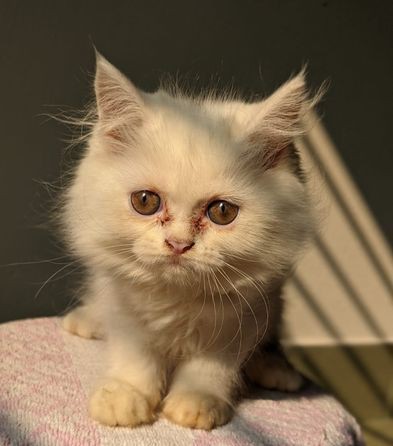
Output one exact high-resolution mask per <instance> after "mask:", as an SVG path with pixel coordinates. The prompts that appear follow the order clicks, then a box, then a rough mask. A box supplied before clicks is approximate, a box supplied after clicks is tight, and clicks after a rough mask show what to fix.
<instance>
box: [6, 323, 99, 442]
mask: <svg viewBox="0 0 393 446" xmlns="http://www.w3.org/2000/svg"><path fill="white" fill-rule="evenodd" d="M57 325H58V321H56V320H54V319H39V320H37V319H34V320H26V321H23V324H21V323H16V322H13V323H7V324H3V325H0V356H1V358H3V359H2V360H1V362H0V388H1V393H0V442H1V444H2V445H7V444H18V445H23V444H37V445H38V444H40V445H41V444H53V445H56V446H63V445H64V446H65V445H71V444H72V445H76V446H77V445H81V446H82V445H83V446H90V445H91V446H93V445H94V446H96V445H97V446H98V445H99V444H100V440H99V436H98V435H97V432H96V427H95V425H94V424H93V423H91V422H90V421H89V419H88V417H87V413H86V395H85V392H84V390H83V389H82V386H81V383H80V381H79V378H78V376H77V374H76V370H75V369H74V368H73V364H72V358H71V356H70V355H69V353H68V352H67V350H66V349H65V348H64V341H63V338H62V336H61V333H60V331H59V330H58V327H57ZM4 358H7V360H4ZM26 371H27V372H26ZM37 420H40V422H39V424H38V423H37Z"/></svg>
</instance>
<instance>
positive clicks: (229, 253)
mask: <svg viewBox="0 0 393 446" xmlns="http://www.w3.org/2000/svg"><path fill="white" fill-rule="evenodd" d="M95 92H96V103H97V108H96V112H95V113H93V114H91V116H92V117H93V119H91V120H90V118H89V123H90V125H91V131H90V132H89V135H88V138H87V141H86V148H85V152H84V156H83V158H82V160H81V162H80V163H79V165H78V167H77V169H76V171H75V173H74V177H73V181H72V184H71V186H70V187H69V189H68V190H67V192H66V196H65V204H64V207H63V211H62V217H61V218H62V228H63V232H64V235H65V239H66V240H67V242H68V246H69V247H70V250H71V251H72V253H73V255H74V256H76V257H77V258H79V259H80V260H81V261H82V262H83V263H84V265H85V266H86V268H87V270H88V277H87V279H86V290H87V291H86V294H85V296H83V297H82V304H83V305H82V307H81V308H79V309H77V310H75V311H78V312H79V313H77V314H76V313H75V314H74V316H77V317H74V318H72V314H71V315H70V317H69V318H68V322H67V323H66V327H67V328H68V329H70V330H71V331H75V332H79V334H81V333H82V332H83V330H84V329H86V330H85V332H87V333H88V335H90V336H95V335H99V334H100V335H101V334H103V335H104V336H105V337H106V338H107V340H108V349H109V365H108V372H107V378H106V379H107V381H106V384H103V387H100V388H99V389H98V390H97V391H96V393H95V394H94V395H93V397H92V402H91V406H90V411H91V413H92V416H93V417H94V418H96V419H98V420H99V421H102V422H103V423H106V424H128V425H134V424H139V423H143V422H147V419H148V416H147V415H146V411H143V410H142V409H141V407H142V406H143V404H144V403H142V402H141V398H142V400H143V401H145V403H146V401H147V402H148V407H150V408H151V409H152V411H154V409H155V408H156V407H157V404H158V403H159V402H160V401H161V400H162V398H163V397H164V396H165V395H167V396H166V398H165V401H164V409H163V410H164V413H165V414H166V415H167V416H168V418H171V419H173V420H174V421H175V422H178V423H180V424H184V425H190V426H192V427H205V428H209V427H212V426H213V425H215V424H222V423H223V422H225V421H227V419H228V417H229V415H228V413H229V412H228V407H230V406H231V404H232V398H233V394H234V392H235V391H236V388H237V387H238V386H239V385H240V376H241V370H242V368H243V367H244V365H245V364H246V362H247V361H248V360H249V359H250V358H251V357H252V356H253V353H254V352H255V351H256V349H257V350H260V349H261V347H263V345H265V344H267V343H269V342H270V341H271V340H272V339H273V338H274V337H275V336H276V334H277V331H278V326H279V323H280V319H281V312H282V302H281V296H280V289H281V286H282V284H283V282H284V281H285V279H286V277H287V276H288V274H289V273H290V272H291V270H292V268H293V266H294V264H295V262H296V259H297V257H298V256H299V254H300V252H301V251H302V249H303V247H304V245H305V244H306V242H307V241H308V240H309V239H310V237H311V236H312V235H313V232H314V219H313V215H312V209H311V205H310V200H309V197H308V193H307V190H306V186H305V184H304V181H302V179H301V178H300V177H299V170H298V169H297V168H294V165H295V164H296V165H297V164H298V160H297V159H294V157H293V147H294V145H293V144H294V140H295V138H296V137H298V136H299V135H301V134H302V133H303V132H304V127H303V125H302V122H303V121H302V118H303V117H304V114H305V113H306V112H307V111H308V110H309V109H310V108H311V107H312V106H313V104H314V100H313V99H312V98H310V97H309V95H308V93H307V90H306V86H305V81H304V72H301V73H300V74H299V75H298V76H296V77H295V78H293V79H292V80H290V81H288V82H287V83H286V84H284V85H283V86H282V87H281V88H280V89H279V90H277V91H276V92H275V93H274V94H273V95H272V96H271V97H269V98H267V99H265V100H264V101H260V102H254V103H244V102H242V101H240V100H237V99H234V98H230V97H221V98H219V97H216V96H214V95H206V96H205V97H201V98H190V97H187V96H185V95H183V94H181V93H180V92H178V91H175V90H172V91H171V92H168V91H164V90H162V89H160V90H159V91H157V92H156V93H154V94H147V93H143V92H141V91H139V90H138V89H137V88H136V87H135V86H134V85H133V84H132V83H131V82H130V81H129V80H128V79H127V78H126V77H125V76H124V75H123V74H121V73H120V72H119V71H118V70H117V69H116V68H114V67H113V66H112V65H111V64H110V63H109V62H107V61H106V60H105V59H104V58H103V57H102V56H98V60H97V73H96V80H95ZM297 167H298V166H297ZM145 189H147V190H152V191H155V192H157V193H158V194H159V195H160V197H161V199H162V201H163V202H164V206H165V213H166V214H165V216H164V215H161V214H162V212H164V211H162V212H161V214H160V213H159V214H158V215H153V216H149V217H146V216H141V215H139V214H137V213H136V212H135V211H134V210H133V209H132V207H131V206H130V194H131V192H133V191H138V190H145ZM216 198H220V199H225V200H227V201H230V202H232V203H234V204H236V205H238V206H239V214H238V216H237V218H236V219H235V220H234V221H233V222H232V223H231V224H229V225H227V226H219V225H215V224H214V223H212V222H211V221H209V219H208V218H207V217H206V215H205V213H204V212H205V209H206V205H207V203H208V202H210V201H211V200H213V199H216ZM197 219H199V220H198V221H199V223H198V225H197V224H196V223H195V221H196V220H197ZM168 237H171V238H175V239H177V240H192V241H193V243H195V244H194V246H193V247H192V249H190V250H189V251H187V253H185V254H183V255H182V256H181V258H180V260H179V261H176V262H173V261H172V257H173V255H172V253H171V252H170V251H169V250H168V247H167V245H166V243H165V240H166V239H167V238H168ZM89 328H91V329H89ZM82 334H83V333H82ZM108 380H109V381H110V383H111V384H108ZM111 380H112V381H111ZM114 382H115V383H116V384H114ZM105 386H106V387H105ZM103 388H106V390H107V391H108V388H110V389H112V390H110V392H112V393H110V392H109V391H108V392H109V393H110V394H111V395H112V397H111V398H112V399H111V398H109V397H107V396H106V397H105V398H106V399H105V398H104V397H103V395H104V394H103V393H102V389H103ZM100 392H101V393H100ZM133 392H134V393H133ZM135 392H137V393H138V398H139V399H138V398H136V396H135V394H136V393H135ZM107 394H108V393H106V394H105V395H107ZM125 395H126V397H125ZM141 395H142V396H141ZM184 395H191V396H189V397H184ZM195 395H197V396H195ZM201 395H207V396H208V397H209V398H213V400H214V401H215V404H213V406H214V408H215V409H214V410H215V411H212V409H209V410H210V412H209V416H206V417H205V418H206V419H208V420H210V421H209V422H206V420H205V424H204V421H203V420H202V421H195V422H193V423H192V422H188V421H184V420H185V415H184V413H185V412H186V409H184V410H183V412H182V409H181V408H182V407H183V406H187V404H188V405H189V404H191V403H190V401H193V402H194V403H195V404H196V402H195V401H199V403H198V404H199V406H198V407H199V411H200V413H203V410H202V409H201V407H202V406H203V404H202V402H201V401H200V400H201V398H202V397H201ZM108 398H109V400H108ZM198 398H199V400H198ZM206 398H207V397H206ZM206 398H205V399H204V400H203V399H202V400H203V401H204V402H206ZM108 401H109V402H108ZM124 401H126V403H124ZM174 401H175V402H176V404H175V402H174ZM223 404H224V406H223ZM130 405H131V406H132V407H134V408H135V407H137V408H138V410H137V409H135V410H134V411H133V414H134V415H132V416H131V415H129V416H128V417H127V416H126V415H125V413H126V412H127V410H128V411H129V412H130ZM108 407H112V408H114V409H113V410H112V412H110V415H108V413H109V412H108V411H109V409H108ZM143 407H144V406H143ZM187 407H188V406H187ZM203 407H205V406H203ZM187 410H190V409H189V407H188V409H187ZM195 410H196V409H195ZM131 412H132V411H131ZM212 413H213V415H212ZM135 414H137V415H135ZM143 414H144V415H143ZM202 418H203V417H202ZM202 418H201V419H202ZM211 420H213V421H211ZM198 423H199V424H200V425H198ZM209 423H210V424H209Z"/></svg>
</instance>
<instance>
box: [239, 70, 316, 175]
mask: <svg viewBox="0 0 393 446" xmlns="http://www.w3.org/2000/svg"><path fill="white" fill-rule="evenodd" d="M314 103H315V101H314V99H310V98H309V95H308V92H307V88H306V83H305V76H304V71H301V72H300V73H299V74H298V75H297V76H296V77H294V78H293V79H291V80H289V81H288V82H286V83H285V84H284V85H282V86H281V87H280V88H279V89H278V90H276V91H275V92H274V93H273V94H272V95H271V96H269V97H268V98H267V99H265V100H263V101H261V102H257V103H253V104H249V105H247V116H248V118H247V120H246V122H245V138H246V144H247V146H248V148H249V149H248V153H247V156H248V157H251V158H252V160H253V162H257V163H258V164H259V165H260V166H261V164H262V167H263V169H264V170H266V169H270V168H272V167H275V166H276V165H277V164H279V163H280V162H281V161H282V160H284V159H286V158H288V157H289V156H290V155H291V153H290V152H292V151H293V142H294V139H295V138H296V137H298V136H300V135H302V134H303V133H304V130H305V129H304V122H303V117H304V115H305V114H306V113H307V111H308V110H310V109H311V108H312V106H313V105H314Z"/></svg>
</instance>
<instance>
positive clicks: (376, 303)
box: [286, 122, 393, 445]
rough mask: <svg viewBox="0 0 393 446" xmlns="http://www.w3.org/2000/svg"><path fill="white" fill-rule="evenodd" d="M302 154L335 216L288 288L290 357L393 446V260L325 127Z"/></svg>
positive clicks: (373, 437)
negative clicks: (322, 184) (321, 186)
mask: <svg viewBox="0 0 393 446" xmlns="http://www.w3.org/2000/svg"><path fill="white" fill-rule="evenodd" d="M300 150H301V153H302V155H303V158H304V162H305V166H306V170H308V168H310V172H316V174H312V176H311V187H312V188H313V189H314V188H315V189H316V190H315V193H316V195H317V196H318V195H322V197H318V198H317V201H318V203H317V205H318V206H321V208H326V207H328V211H327V217H326V219H325V220H324V221H323V223H322V225H321V226H322V230H321V233H320V234H319V235H318V237H317V238H316V240H315V242H314V245H313V247H312V249H311V250H310V251H309V252H308V253H307V254H306V255H305V257H304V259H303V260H302V262H300V264H299V267H298V269H297V271H296V274H295V276H294V277H293V278H292V280H291V281H290V283H289V284H288V286H287V290H286V294H287V299H286V301H287V304H288V308H287V310H288V312H287V320H286V322H287V327H286V328H287V335H286V343H287V347H288V351H289V354H290V356H291V358H292V360H293V362H294V363H295V364H296V365H297V366H298V367H299V368H300V369H301V370H302V371H303V372H304V373H305V374H306V375H308V376H310V377H312V378H313V379H314V380H315V381H317V382H319V383H320V384H321V385H323V386H324V387H325V388H327V389H330V390H331V391H332V392H333V393H334V394H335V395H336V396H337V397H339V399H341V401H342V402H343V403H344V404H345V405H346V406H347V407H348V409H349V410H350V411H351V412H352V413H353V414H354V415H355V416H356V417H357V418H358V419H359V420H360V422H361V423H362V424H363V428H364V430H365V432H366V435H369V440H370V441H372V442H373V444H381V445H384V444H386V445H387V444H392V443H393V419H392V407H393V404H392V403H393V346H392V343H393V283H392V278H393V261H392V254H391V251H390V248H389V245H388V244H387V242H386V241H385V240H384V239H383V236H382V234H381V232H380V231H379V229H378V227H377V225H376V223H375V221H374V220H373V217H372V215H371V213H370V212H369V210H368V209H367V207H366V205H365V203H364V202H363V199H362V197H361V196H360V194H359V192H358V190H357V189H356V187H355V185H354V183H353V182H352V180H351V178H350V176H349V174H348V172H347V171H346V169H345V167H344V166H343V164H342V162H341V161H340V159H339V158H338V155H337V152H336V150H335V148H334V146H333V145H332V143H331V141H330V140H329V138H328V136H327V134H326V132H325V131H324V129H323V127H322V126H321V124H319V123H317V122H316V123H315V125H313V128H312V131H311V132H310V135H309V137H307V138H305V139H304V140H303V141H302V142H301V144H300ZM315 167H318V168H317V169H316V168H315ZM321 183H324V186H323V188H322V189H323V192H322V193H321V192H319V190H320V185H321ZM326 199H327V202H328V203H322V204H321V203H320V201H325V200H326Z"/></svg>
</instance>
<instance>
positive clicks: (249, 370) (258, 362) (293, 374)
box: [244, 342, 304, 392]
mask: <svg viewBox="0 0 393 446" xmlns="http://www.w3.org/2000/svg"><path fill="white" fill-rule="evenodd" d="M244 371H245V373H246V375H247V376H248V377H249V378H250V380H251V381H252V382H253V383H255V384H257V385H259V386H261V387H265V388H267V389H276V390H280V391H285V392H295V391H297V390H299V389H300V387H301V386H302V385H303V383H304V379H303V377H302V376H301V375H300V373H299V372H297V371H296V370H295V369H294V368H293V366H292V365H291V364H290V363H289V362H288V360H287V358H286V357H285V354H284V352H283V351H282V348H281V346H280V344H279V343H278V342H272V343H270V344H268V345H266V346H263V347H260V348H259V350H257V351H256V352H254V354H253V355H252V357H251V358H250V360H249V361H248V362H247V363H246V364H245V366H244Z"/></svg>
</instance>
